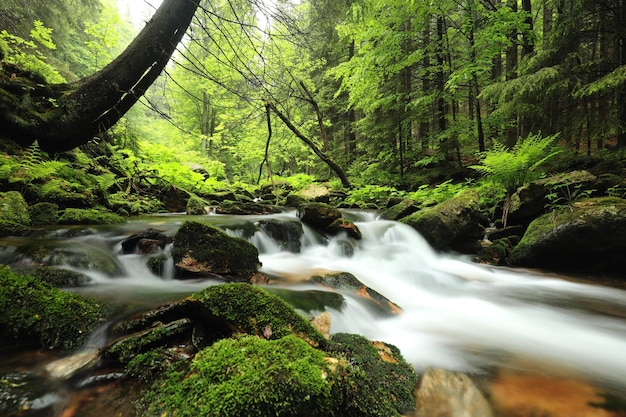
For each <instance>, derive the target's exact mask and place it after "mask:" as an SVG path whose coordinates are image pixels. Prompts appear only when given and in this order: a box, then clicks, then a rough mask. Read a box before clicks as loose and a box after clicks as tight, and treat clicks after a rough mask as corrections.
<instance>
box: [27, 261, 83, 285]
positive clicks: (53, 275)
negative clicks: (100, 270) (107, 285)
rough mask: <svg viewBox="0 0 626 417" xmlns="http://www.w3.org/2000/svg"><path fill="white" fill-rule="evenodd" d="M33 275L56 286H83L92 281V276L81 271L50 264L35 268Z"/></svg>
mask: <svg viewBox="0 0 626 417" xmlns="http://www.w3.org/2000/svg"><path fill="white" fill-rule="evenodd" d="M31 275H32V276H34V277H35V278H37V279H40V280H41V281H43V282H47V283H48V284H50V285H52V286H53V287H56V288H73V287H81V286H83V285H87V284H89V282H91V278H89V277H88V276H87V275H85V274H82V273H80V272H76V271H70V270H69V269H62V268H54V267H49V266H40V267H38V268H35V269H34V270H33V271H32V272H31Z"/></svg>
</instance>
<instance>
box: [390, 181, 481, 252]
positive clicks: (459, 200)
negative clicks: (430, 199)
mask: <svg viewBox="0 0 626 417" xmlns="http://www.w3.org/2000/svg"><path fill="white" fill-rule="evenodd" d="M483 221H484V219H483V216H482V214H481V212H480V207H479V196H478V193H476V192H475V191H473V190H466V191H461V192H459V193H458V194H457V195H455V196H454V197H452V198H450V199H448V200H446V201H444V202H443V203H439V204H437V205H436V206H434V207H429V208H426V209H422V210H420V211H418V212H416V213H414V214H412V215H410V216H407V217H404V218H403V219H401V220H400V222H402V223H405V224H408V225H409V226H411V227H412V228H414V229H415V230H417V232H418V233H420V234H421V235H422V236H423V237H424V238H425V239H426V240H427V241H428V243H429V244H430V245H431V246H433V248H435V249H437V250H459V251H461V250H462V249H463V248H464V247H465V246H466V243H467V242H468V241H476V240H480V239H482V237H483V235H484V228H483V227H482V226H481V223H482V222H483Z"/></svg>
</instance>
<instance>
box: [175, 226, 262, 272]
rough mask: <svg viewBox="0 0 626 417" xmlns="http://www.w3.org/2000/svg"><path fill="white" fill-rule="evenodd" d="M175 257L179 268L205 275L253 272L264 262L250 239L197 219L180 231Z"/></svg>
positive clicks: (176, 240)
mask: <svg viewBox="0 0 626 417" xmlns="http://www.w3.org/2000/svg"><path fill="white" fill-rule="evenodd" d="M172 258H173V260H174V264H175V265H176V266H177V267H178V268H179V270H181V271H184V272H187V273H193V274H199V275H205V276H212V275H214V274H215V275H228V276H237V275H244V274H251V273H254V272H256V271H257V269H258V267H259V265H260V263H259V253H258V250H257V248H256V247H255V246H254V245H252V244H251V243H250V242H247V241H245V240H243V239H239V238H236V237H231V236H228V235H227V234H226V233H224V232H223V231H221V230H220V229H218V228H216V227H214V226H211V225H207V224H203V223H199V222H193V221H191V222H185V223H183V225H182V226H181V227H180V228H179V229H178V231H177V232H176V235H175V236H174V246H173V248H172Z"/></svg>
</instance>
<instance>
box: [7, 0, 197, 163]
mask: <svg viewBox="0 0 626 417" xmlns="http://www.w3.org/2000/svg"><path fill="white" fill-rule="evenodd" d="M198 5H199V0H165V1H164V2H163V3H162V4H161V6H160V7H159V9H158V10H157V11H156V12H155V14H154V16H153V17H152V19H151V20H150V21H149V22H148V23H147V24H146V26H145V27H144V29H143V30H142V31H141V32H140V33H139V35H137V37H136V38H135V39H134V40H133V41H132V42H131V44H130V45H129V46H128V47H127V48H126V50H125V51H124V52H122V54H120V55H119V56H118V57H117V58H116V59H115V60H114V61H113V62H111V63H110V64H109V65H107V66H106V67H104V68H103V69H102V70H100V71H98V72H96V73H94V74H92V75H90V76H88V77H85V78H83V79H81V80H78V81H76V82H73V83H69V84H59V85H45V84H41V82H37V81H36V80H33V79H32V77H31V78H29V77H27V76H26V75H27V74H23V73H20V72H19V71H18V70H16V69H14V70H16V71H15V72H10V73H8V74H7V73H6V68H5V73H4V75H2V76H0V136H2V137H4V138H6V139H10V140H12V141H14V142H16V143H17V144H19V145H21V146H29V145H31V144H32V143H33V142H34V141H38V142H39V146H40V147H41V149H43V150H44V151H47V152H61V151H66V150H69V149H73V148H75V147H77V146H79V145H82V144H84V143H87V142H88V141H90V140H91V139H93V138H94V137H95V136H97V135H98V134H99V133H101V132H104V131H106V130H107V129H109V128H110V127H112V126H113V125H114V124H115V123H117V122H118V121H119V119H120V118H122V116H124V114H126V112H127V111H128V110H129V109H130V108H131V107H132V106H133V105H134V104H135V103H136V102H137V101H138V100H139V98H140V97H141V96H142V95H143V94H144V93H145V92H146V90H147V89H148V87H149V86H150V85H151V84H152V83H153V82H154V81H155V80H156V78H157V77H158V76H159V74H160V73H161V71H162V70H163V68H165V65H166V64H167V62H168V61H169V59H170V57H171V55H172V53H173V52H174V51H175V49H176V45H177V44H178V43H179V42H180V40H181V39H182V37H183V35H184V33H185V30H186V29H187V27H188V26H189V24H190V22H191V19H192V18H193V15H194V13H195V11H196V9H197V8H198Z"/></svg>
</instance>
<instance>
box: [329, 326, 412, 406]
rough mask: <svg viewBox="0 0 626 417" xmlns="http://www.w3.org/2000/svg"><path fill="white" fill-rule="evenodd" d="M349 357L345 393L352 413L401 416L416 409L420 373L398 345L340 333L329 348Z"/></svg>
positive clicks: (346, 401) (332, 339) (347, 404)
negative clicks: (402, 353)
mask: <svg viewBox="0 0 626 417" xmlns="http://www.w3.org/2000/svg"><path fill="white" fill-rule="evenodd" d="M327 350H328V351H329V352H330V353H332V354H334V355H341V356H343V357H345V358H348V359H349V360H350V363H351V365H352V368H351V370H350V375H349V376H348V377H347V382H348V384H347V386H346V388H348V389H347V390H346V391H345V392H344V396H345V404H344V407H345V408H346V414H345V415H350V416H399V415H400V414H408V413H410V412H412V411H414V410H415V394H414V393H415V387H416V384H417V376H416V375H415V372H414V371H413V368H412V367H411V366H410V365H409V364H407V363H406V361H405V360H404V358H403V357H402V355H401V354H400V351H399V350H398V348H397V347H395V346H393V345H389V344H386V343H382V342H370V341H369V340H367V339H366V338H364V337H363V336H359V335H354V334H347V333H337V334H334V335H333V336H332V337H331V344H330V346H329V348H328V349H327Z"/></svg>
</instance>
